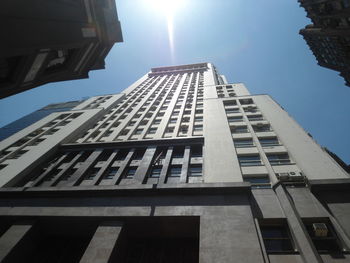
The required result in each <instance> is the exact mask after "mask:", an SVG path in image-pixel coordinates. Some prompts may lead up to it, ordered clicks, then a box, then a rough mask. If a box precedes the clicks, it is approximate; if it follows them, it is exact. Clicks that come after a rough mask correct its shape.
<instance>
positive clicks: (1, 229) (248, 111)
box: [0, 63, 350, 263]
mask: <svg viewBox="0 0 350 263" xmlns="http://www.w3.org/2000/svg"><path fill="white" fill-rule="evenodd" d="M349 185H350V177H349V174H348V173H346V172H345V171H344V170H343V169H342V168H341V167H340V166H339V165H338V163H337V162H335V161H334V160H333V159H332V158H331V157H330V156H329V155H328V153H327V152H326V151H324V150H323V149H322V148H321V147H320V146H319V145H318V144H317V143H316V142H315V141H314V140H313V139H312V138H311V137H310V136H309V135H308V134H307V133H306V132H305V131H304V130H303V128H302V127H300V126H299V125H298V124H297V123H296V122H295V121H294V120H293V119H292V118H291V117H290V116H289V114H288V113H287V112H286V111H285V110H284V109H283V108H281V106H280V105H279V104H278V103H277V102H276V101H274V100H273V99H272V98H271V97H270V96H269V95H251V94H250V93H249V91H248V90H247V88H246V87H245V86H244V85H243V84H241V83H235V84H229V83H227V81H226V79H225V77H224V76H222V75H220V74H219V73H218V71H217V69H216V68H215V67H214V65H213V64H211V63H197V64H191V65H181V66H171V67H158V68H153V69H151V71H150V72H148V73H147V74H146V75H144V76H143V77H141V78H140V79H139V80H138V81H136V82H135V83H134V84H132V85H131V86H130V87H128V88H127V89H125V90H124V91H123V92H122V93H120V94H110V95H104V96H98V97H92V98H90V99H88V100H86V101H84V102H83V103H81V104H79V105H77V106H76V107H74V108H73V109H71V110H68V111H64V112H56V113H53V114H51V115H48V116H46V117H45V118H43V119H41V120H39V121H38V122H36V123H34V124H33V125H31V126H29V127H26V128H25V129H24V130H22V131H19V132H17V133H16V134H14V135H12V136H11V137H8V138H7V139H5V140H4V141H2V142H0V248H1V249H0V261H1V262H54V260H55V259H57V258H61V259H62V262H72V263H75V262H76V263H78V262H80V263H90V262H91V263H92V262H99V263H107V262H123V263H124V262H125V263H141V262H142V263H145V262H147V263H153V262H158V263H168V262H174V263H198V262H201V263H212V262H219V263H227V262H251V263H257V262H261V263H263V262H264V263H266V262H271V263H280V262H289V263H293V262H295V263H300V262H304V263H314V262H315V263H316V262H318V263H320V262H349V261H350V255H349V252H350V250H349V248H350V240H349V237H350V212H349V211H350V191H349Z"/></svg>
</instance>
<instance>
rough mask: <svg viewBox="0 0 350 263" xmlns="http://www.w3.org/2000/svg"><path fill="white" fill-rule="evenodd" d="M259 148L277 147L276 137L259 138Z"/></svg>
mask: <svg viewBox="0 0 350 263" xmlns="http://www.w3.org/2000/svg"><path fill="white" fill-rule="evenodd" d="M259 141H260V144H261V146H263V147H264V146H266V147H267V146H275V145H279V142H278V140H277V138H276V137H271V138H259Z"/></svg>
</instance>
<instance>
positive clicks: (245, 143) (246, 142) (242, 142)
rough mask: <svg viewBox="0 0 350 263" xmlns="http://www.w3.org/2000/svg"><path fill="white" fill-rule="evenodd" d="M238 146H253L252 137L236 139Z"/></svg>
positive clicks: (236, 145) (235, 143)
mask: <svg viewBox="0 0 350 263" xmlns="http://www.w3.org/2000/svg"><path fill="white" fill-rule="evenodd" d="M233 143H234V145H235V147H236V148H243V147H252V146H254V143H253V140H252V139H242V140H234V141H233Z"/></svg>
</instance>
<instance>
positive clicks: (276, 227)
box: [260, 221, 295, 254]
mask: <svg viewBox="0 0 350 263" xmlns="http://www.w3.org/2000/svg"><path fill="white" fill-rule="evenodd" d="M260 231H261V236H262V238H263V240H264V245H265V249H266V252H267V253H268V254H270V253H271V254H273V253H280V254H289V253H295V249H294V246H293V242H292V237H291V235H290V232H289V228H288V225H287V223H286V222H284V221H283V222H279V223H274V224H264V223H262V222H260Z"/></svg>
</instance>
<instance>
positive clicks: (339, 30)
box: [298, 0, 350, 86]
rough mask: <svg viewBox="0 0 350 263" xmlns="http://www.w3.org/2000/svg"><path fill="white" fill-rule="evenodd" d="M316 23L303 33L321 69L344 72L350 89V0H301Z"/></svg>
mask: <svg viewBox="0 0 350 263" xmlns="http://www.w3.org/2000/svg"><path fill="white" fill-rule="evenodd" d="M298 2H299V3H300V6H302V7H303V8H304V9H305V11H306V13H307V17H309V18H310V19H311V21H312V24H311V25H307V26H306V27H305V28H303V29H301V30H300V34H301V35H302V36H303V38H304V39H305V41H306V43H307V44H308V45H309V47H310V49H311V51H312V53H313V54H314V55H315V57H316V59H317V62H318V64H319V65H320V66H322V67H325V68H329V69H332V70H335V71H338V72H340V74H339V75H340V76H342V77H343V78H344V80H345V84H346V85H347V86H350V60H349V55H350V54H349V48H348V46H349V44H350V39H349V35H350V21H349V16H350V4H349V2H348V1H347V0H298Z"/></svg>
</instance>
